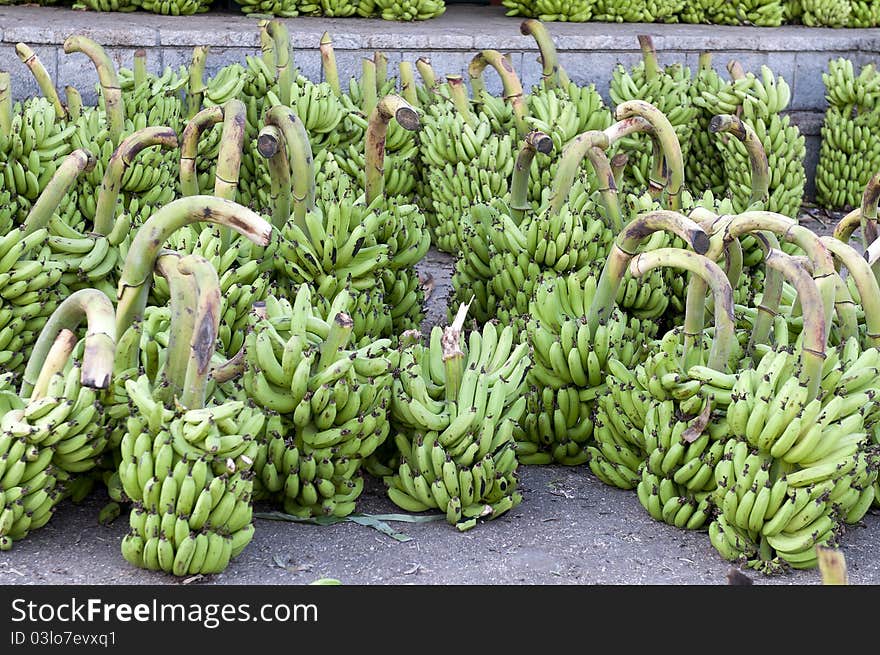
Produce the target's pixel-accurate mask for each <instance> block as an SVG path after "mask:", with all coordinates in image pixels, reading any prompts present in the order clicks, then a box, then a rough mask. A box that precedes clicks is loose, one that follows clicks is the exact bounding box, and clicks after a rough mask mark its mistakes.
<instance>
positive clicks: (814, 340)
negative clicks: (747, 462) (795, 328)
mask: <svg viewBox="0 0 880 655" xmlns="http://www.w3.org/2000/svg"><path fill="white" fill-rule="evenodd" d="M764 262H765V264H766V266H767V267H768V268H773V269H776V270H778V271H780V272H781V273H782V275H783V276H784V277H785V279H786V281H788V283H789V284H791V285H792V286H793V287H794V288H795V289H796V290H797V294H798V299H799V300H800V304H801V307H802V308H803V314H804V327H803V332H802V334H803V344H802V345H801V371H800V374H799V377H800V380H801V382H802V383H803V384H804V386H806V387H807V401H806V402H809V401H811V400H813V399H814V398H815V397H816V396H817V395H818V394H819V385H820V383H821V382H822V364H823V363H824V361H825V348H826V345H827V340H828V334H827V328H826V326H827V323H826V321H825V318H824V316H825V315H824V313H823V312H822V297H821V295H820V293H819V288H818V284H817V283H816V282H815V281H814V280H813V278H812V276H811V275H810V273H809V271H807V270H806V269H805V268H804V267H803V266H801V265H800V264H798V263H797V261H795V260H794V258H792V257H791V256H790V255H788V254H786V253H784V252H783V251H782V250H777V249H776V248H771V249H770V250H769V251H768V253H767V256H766V257H765V259H764Z"/></svg>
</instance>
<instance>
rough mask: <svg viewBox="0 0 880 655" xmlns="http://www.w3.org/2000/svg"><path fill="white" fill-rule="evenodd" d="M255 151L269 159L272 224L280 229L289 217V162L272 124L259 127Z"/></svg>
mask: <svg viewBox="0 0 880 655" xmlns="http://www.w3.org/2000/svg"><path fill="white" fill-rule="evenodd" d="M257 151H258V152H259V153H260V154H261V155H262V156H263V157H265V158H267V159H268V160H269V179H270V180H271V186H270V189H269V194H270V196H271V198H272V225H273V226H274V227H275V228H276V229H278V230H280V229H282V228H283V227H284V226H285V225H286V224H287V221H288V219H290V162H289V160H288V158H287V152H286V150H285V148H284V137H283V136H282V134H281V131H280V130H279V129H278V128H277V127H275V126H274V125H267V126H266V127H264V128H263V129H261V130H260V133H259V135H257ZM300 227H303V226H302V225H301V226H300Z"/></svg>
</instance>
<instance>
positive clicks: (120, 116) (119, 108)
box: [63, 34, 125, 147]
mask: <svg viewBox="0 0 880 655" xmlns="http://www.w3.org/2000/svg"><path fill="white" fill-rule="evenodd" d="M63 47H64V52H65V53H66V54H70V53H73V52H81V53H83V54H84V55H86V56H87V57H88V58H89V59H91V60H92V62H93V63H94V65H95V69H96V70H97V72H98V82H99V83H100V86H101V95H102V96H103V98H104V111H105V113H106V114H107V126H108V130H109V132H110V139H111V140H112V141H113V146H114V147H116V146H118V145H119V143H120V141H121V140H122V132H123V130H124V129H125V109H124V107H123V104H122V90H121V89H120V87H119V78H118V76H117V75H116V68H115V67H114V66H113V61H112V60H111V59H110V57H109V56H108V55H107V53H106V52H105V51H104V48H102V47H101V46H100V45H98V44H97V43H96V42H95V41H93V40H92V39H90V38H88V37H86V36H82V35H79V34H75V35H73V36H69V37H67V39H65V41H64V46H63Z"/></svg>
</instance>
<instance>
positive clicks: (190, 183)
mask: <svg viewBox="0 0 880 655" xmlns="http://www.w3.org/2000/svg"><path fill="white" fill-rule="evenodd" d="M222 120H223V107H221V106H220V105H214V106H212V107H205V108H204V109H202V110H201V111H198V112H196V113H195V114H193V116H192V118H190V119H189V121H187V123H186V126H185V127H184V128H183V132H182V133H181V135H180V193H181V195H183V196H197V195H199V193H200V190H199V180H198V174H197V172H196V157H198V154H199V139H200V138H201V136H202V134H203V133H204V132H205V131H206V130H207V129H209V128H210V127H212V126H214V125H216V124H217V123H219V122H220V121H222Z"/></svg>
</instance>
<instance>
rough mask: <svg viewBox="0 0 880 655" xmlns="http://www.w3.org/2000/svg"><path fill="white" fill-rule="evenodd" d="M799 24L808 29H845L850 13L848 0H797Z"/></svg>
mask: <svg viewBox="0 0 880 655" xmlns="http://www.w3.org/2000/svg"><path fill="white" fill-rule="evenodd" d="M799 2H800V8H801V12H802V13H801V16H800V19H801V22H802V23H803V24H804V25H807V26H809V27H846V25H847V24H848V23H849V21H850V14H851V13H852V3H851V2H850V0H799Z"/></svg>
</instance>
